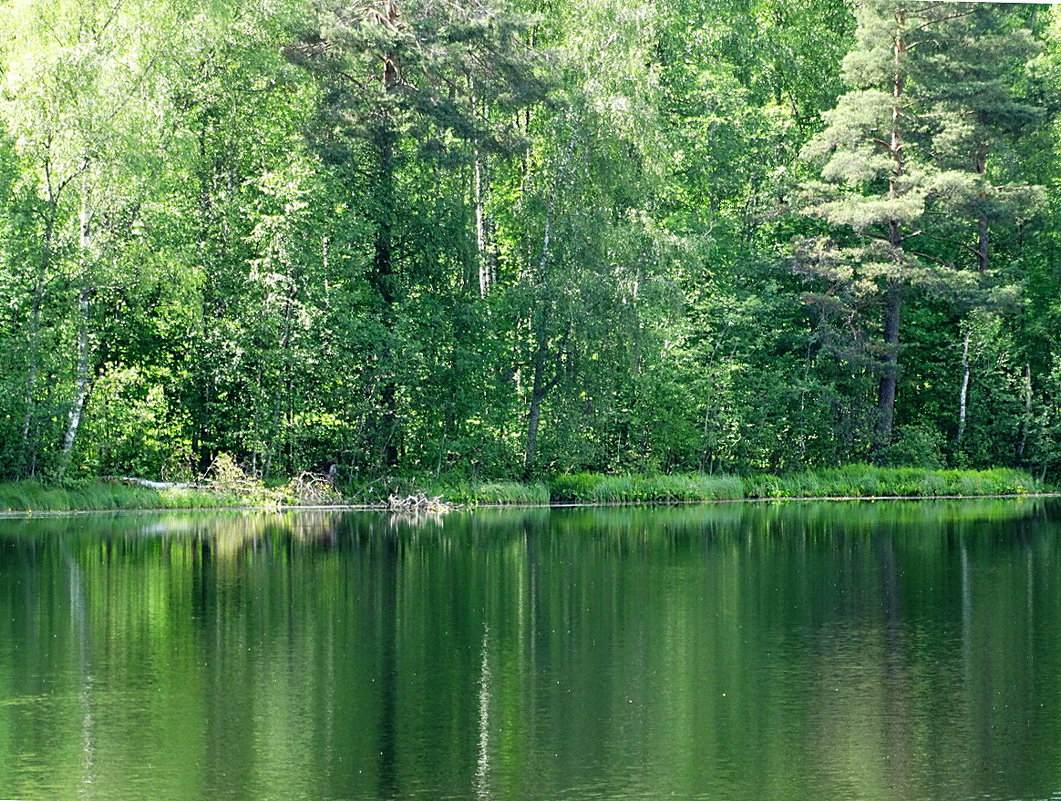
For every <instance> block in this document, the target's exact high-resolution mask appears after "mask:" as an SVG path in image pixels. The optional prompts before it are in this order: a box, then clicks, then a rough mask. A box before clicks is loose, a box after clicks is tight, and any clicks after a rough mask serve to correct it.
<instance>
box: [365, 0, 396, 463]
mask: <svg viewBox="0 0 1061 801" xmlns="http://www.w3.org/2000/svg"><path fill="white" fill-rule="evenodd" d="M386 8H387V25H388V26H389V27H391V28H392V29H393V28H394V27H395V25H396V24H397V21H398V3H397V0H389V2H388V3H387V7H386ZM396 58H397V57H396V55H395V53H393V52H390V51H388V52H386V53H384V55H383V89H384V91H385V92H386V94H387V95H388V96H390V95H392V94H393V93H394V91H395V89H397V87H398V68H397V63H396ZM395 138H396V133H395V131H394V125H393V120H392V119H391V115H390V109H389V107H385V108H384V110H383V114H382V120H381V124H380V130H379V131H378V132H377V136H376V144H377V148H378V154H379V184H378V191H379V197H378V200H379V209H380V212H379V214H378V215H377V217H378V218H377V220H376V236H375V239H374V250H375V253H374V257H373V273H372V276H371V283H372V285H373V288H374V289H375V290H376V292H377V293H378V295H379V297H380V300H381V301H382V304H383V310H382V314H381V317H382V322H383V326H384V328H386V330H387V331H388V332H389V333H390V332H393V330H394V304H395V301H396V298H397V293H396V291H395V286H394V244H393V240H394V231H393V220H392V219H391V215H392V214H393V213H394V209H395V197H394V194H395V193H394V143H395ZM392 361H393V354H392V352H391V349H390V343H387V345H386V347H385V349H384V353H383V359H382V362H383V365H384V367H383V369H384V370H389V369H390V365H391V363H392ZM397 398H398V387H397V382H396V381H395V380H394V378H393V376H391V375H387V376H386V377H385V379H384V381H383V387H382V389H381V392H380V404H381V406H382V407H383V411H382V415H381V420H380V423H381V425H380V430H379V434H380V437H381V458H382V461H383V464H384V465H385V466H386V467H396V466H397V464H398V407H397Z"/></svg>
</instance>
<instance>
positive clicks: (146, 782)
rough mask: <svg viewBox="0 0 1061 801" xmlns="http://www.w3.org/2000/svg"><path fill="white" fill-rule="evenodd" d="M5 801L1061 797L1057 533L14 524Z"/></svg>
mask: <svg viewBox="0 0 1061 801" xmlns="http://www.w3.org/2000/svg"><path fill="white" fill-rule="evenodd" d="M0 797H3V798H18V799H42V800H43V799H74V798H88V799H102V800H106V801H110V799H167V800H168V801H180V800H181V799H233V800H235V799H248V801H249V800H250V799H255V800H256V801H257V800H258V799H277V801H280V799H283V801H292V800H293V799H315V800H316V799H326V800H331V799H423V800H424V801H428V800H430V801H436V800H437V799H499V800H501V799H503V800H504V801H510V800H513V801H518V800H520V799H568V800H570V801H583V800H584V799H672V798H678V799H736V800H737V801H745V800H747V801H764V800H769V799H778V801H781V800H782V799H784V801H792V800H796V799H815V800H816V799H822V800H823V801H824V800H825V799H828V800H829V801H836V800H837V799H871V800H872V801H886V800H887V799H972V798H978V799H1046V798H1061V502H1058V501H1052V500H1034V499H1027V500H1015V501H1014V500H991V501H961V502H958V501H931V502H929V501H926V502H878V503H868V502H862V503H807V504H799V503H791V504H722V505H708V506H682V507H671V508H644V507H630V508H618V509H551V510H550V509H514V510H492V509H483V510H472V511H460V512H454V513H451V514H448V515H446V516H444V517H426V518H420V519H414V518H410V517H395V516H390V515H386V514H377V513H368V512H346V513H342V512H291V513H282V514H281V513H251V512H218V513H188V514H173V513H171V514H114V515H109V514H108V515H82V516H65V517H47V518H35V519H6V520H0Z"/></svg>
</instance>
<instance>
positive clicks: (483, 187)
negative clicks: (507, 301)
mask: <svg viewBox="0 0 1061 801" xmlns="http://www.w3.org/2000/svg"><path fill="white" fill-rule="evenodd" d="M473 169H474V187H473V191H474V193H475V252H476V255H477V257H478V262H479V297H481V298H485V297H486V296H487V295H488V294H489V293H490V284H491V281H492V279H493V264H492V261H493V259H492V258H491V253H490V234H489V221H488V220H487V216H486V195H487V191H488V190H487V186H488V183H487V182H488V179H487V174H486V173H487V161H486V156H485V154H483V153H481V152H480V150H479V148H478V146H476V148H475V164H474V167H473Z"/></svg>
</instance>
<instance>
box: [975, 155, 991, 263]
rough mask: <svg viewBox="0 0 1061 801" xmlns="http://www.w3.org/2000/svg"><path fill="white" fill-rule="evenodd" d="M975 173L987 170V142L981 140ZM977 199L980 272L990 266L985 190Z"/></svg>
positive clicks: (977, 246) (977, 241) (977, 239)
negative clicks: (978, 205) (978, 203)
mask: <svg viewBox="0 0 1061 801" xmlns="http://www.w3.org/2000/svg"><path fill="white" fill-rule="evenodd" d="M975 166H976V173H977V174H978V175H983V174H984V173H985V172H987V143H986V142H981V143H980V147H979V149H978V150H977V152H976V163H975ZM978 199H979V201H980V217H979V219H977V221H976V223H977V224H976V230H977V233H976V256H977V262H978V266H979V268H980V272H982V273H983V272H987V269H988V267H990V266H991V262H990V251H989V246H988V238H987V210H986V205H987V192H984V191H981V192H980V194H979V196H978Z"/></svg>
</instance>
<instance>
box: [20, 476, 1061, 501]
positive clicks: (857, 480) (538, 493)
mask: <svg viewBox="0 0 1061 801" xmlns="http://www.w3.org/2000/svg"><path fill="white" fill-rule="evenodd" d="M1053 490H1054V488H1053V487H1052V486H1050V485H1047V484H1046V483H1044V482H1043V481H1041V480H1039V479H1037V478H1035V477H1033V476H1032V475H1030V474H1028V473H1026V472H1024V471H1021V470H1016V469H1011V468H996V469H991V470H936V469H923V468H913V467H874V466H870V465H865V464H855V465H848V466H846V467H838V468H830V469H824V470H814V471H806V472H798V473H789V474H785V475H781V476H775V475H770V474H753V475H745V476H737V475H709V474H704V473H681V474H629V473H623V474H614V475H607V474H601V473H572V474H561V475H556V476H552V477H548V478H544V479H541V480H538V481H533V482H519V481H512V480H493V481H491V480H474V479H467V478H458V477H454V476H445V475H443V476H406V477H396V478H395V477H392V478H376V479H372V480H365V481H364V482H362V483H351V484H350V485H347V486H339V487H332V486H330V485H325V484H323V482H320V481H317V482H312V483H309V484H307V482H306V481H305V480H304V479H302V480H299V479H292V480H291V481H289V482H287V483H286V484H283V485H280V486H270V485H268V484H265V483H262V482H260V481H256V480H253V479H250V478H243V479H241V480H239V481H235V482H228V483H225V482H220V483H213V484H205V485H203V486H201V487H196V488H188V487H173V488H161V489H157V488H152V487H145V486H139V485H136V484H130V483H126V482H124V481H121V480H115V479H83V480H76V481H66V482H55V483H42V482H38V481H32V480H30V481H18V482H11V483H6V484H0V512H37V511H42V512H43V511H47V512H64V511H71V512H73V511H97V510H123V509H130V510H132V509H219V508H238V507H245V508H246V507H250V508H285V507H320V506H328V507H333V506H334V507H339V506H345V507H356V508H380V509H388V508H392V507H393V505H394V499H397V498H408V497H410V496H421V497H423V498H425V499H428V500H430V501H434V502H436V504H437V506H439V507H441V508H445V507H448V506H504V505H571V504H575V505H615V504H631V503H659V504H667V503H698V502H710V501H754V500H808V499H821V500H871V499H889V498H891V499H898V498H909V499H918V498H977V497H998V496H1033V495H1048V494H1051V493H1052V491H1053Z"/></svg>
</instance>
